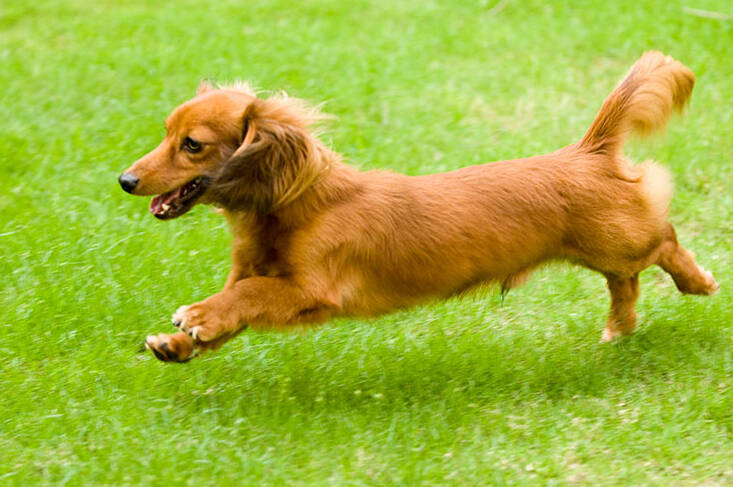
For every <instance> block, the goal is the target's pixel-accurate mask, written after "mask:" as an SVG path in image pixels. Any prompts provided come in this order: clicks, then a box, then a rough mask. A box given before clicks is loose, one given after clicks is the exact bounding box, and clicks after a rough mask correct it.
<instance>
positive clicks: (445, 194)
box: [119, 51, 718, 362]
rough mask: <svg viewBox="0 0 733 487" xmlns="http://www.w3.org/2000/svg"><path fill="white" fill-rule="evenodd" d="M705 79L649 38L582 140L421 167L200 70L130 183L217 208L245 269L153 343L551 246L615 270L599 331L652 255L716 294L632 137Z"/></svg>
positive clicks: (523, 261) (271, 323) (441, 290)
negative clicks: (366, 166)
mask: <svg viewBox="0 0 733 487" xmlns="http://www.w3.org/2000/svg"><path fill="white" fill-rule="evenodd" d="M694 81H695V78H694V76H693V74H692V72H691V71H690V70H689V69H688V68H687V67H685V66H684V65H682V64H681V63H679V62H678V61H675V60H674V59H672V58H671V57H668V56H664V55H663V54H662V53H659V52H653V51H652V52H647V53H645V54H644V55H643V56H642V57H641V58H640V59H639V60H638V61H637V62H636V64H634V66H633V67H632V68H631V71H630V72H629V73H628V75H627V76H626V77H625V78H624V79H623V81H622V82H621V83H620V84H619V85H618V87H617V88H616V89H615V90H614V91H613V92H612V93H611V94H610V96H609V97H608V98H607V99H606V101H605V102H604V103H603V106H602V107H601V110H600V112H599V113H598V115H597V116H596V118H595V120H594V121H593V123H592V124H591V126H590V129H588V132H587V133H586V134H585V135H584V136H583V138H582V139H581V140H580V141H579V142H577V143H574V144H571V145H568V146H567V147H564V148H562V149H560V150H558V151H555V152H553V153H551V154H546V155H540V156H535V157H530V158H527V159H517V160H511V161H502V162H495V163H491V164H484V165H478V166H471V167H465V168H463V169H459V170H456V171H452V172H448V173H441V174H431V175H427V176H417V177H411V176H405V175H402V174H396V173H393V172H389V171H368V172H359V171H357V170H355V169H353V168H351V167H349V166H348V165H346V164H344V163H343V162H342V160H341V157H340V156H339V155H338V154H336V153H335V152H333V151H332V150H331V149H330V148H329V147H327V146H326V145H324V144H323V143H322V142H321V141H320V140H319V139H318V138H317V137H316V135H314V132H313V131H312V128H313V124H314V122H316V121H317V120H318V118H319V114H318V112H317V111H316V110H314V109H311V108H309V107H308V106H307V105H306V104H304V103H303V102H302V101H299V100H297V99H292V98H288V97H286V96H284V95H275V96H272V97H269V98H266V99H261V98H257V97H256V96H255V94H254V92H253V91H252V90H251V89H250V88H249V87H248V86H247V85H245V84H236V85H233V86H225V87H222V88H220V89H216V88H214V87H213V86H211V85H209V84H208V83H203V84H202V85H201V86H200V87H199V89H198V92H197V94H196V96H195V97H194V98H193V99H192V100H190V101H188V102H186V103H184V104H183V105H181V106H180V107H178V108H176V110H175V111H173V113H172V114H171V115H170V116H169V117H168V119H167V120H166V130H167V135H166V137H165V138H164V139H163V141H162V142H161V143H160V145H159V146H158V147H157V148H155V149H154V150H153V151H152V152H150V153H149V154H147V155H146V156H144V157H143V158H142V159H140V160H138V161H137V162H135V163H134V164H133V165H132V167H130V168H129V169H128V170H127V171H125V172H124V174H122V176H120V178H119V182H120V184H121V185H122V188H123V189H124V190H125V191H127V192H129V193H132V194H135V195H158V196H155V197H154V198H153V200H152V202H151V203H150V212H151V213H152V214H153V215H154V216H155V217H157V218H159V219H161V220H168V219H171V218H176V217H178V216H180V215H182V214H184V213H186V212H187V211H189V210H190V209H191V208H192V207H193V206H194V205H196V204H199V203H207V204H213V205H216V206H218V207H219V208H221V211H222V213H223V214H224V215H225V216H226V218H227V220H228V221H229V223H230V225H231V229H232V232H233V235H234V244H233V251H232V269H231V272H230V274H229V277H228V279H227V281H226V284H225V285H224V289H223V290H222V291H221V292H219V293H217V294H215V295H213V296H211V297H209V298H208V299H205V300H204V301H201V302H199V303H196V304H192V305H190V306H182V307H181V308H179V309H178V311H176V313H175V314H174V315H173V323H174V325H175V326H177V327H178V328H179V329H180V331H179V332H177V333H174V334H171V335H168V334H159V335H157V336H149V337H148V338H147V340H146V342H147V346H148V348H150V350H151V351H152V352H153V353H154V354H155V356H156V357H158V358H159V359H160V360H165V361H176V362H183V361H187V360H189V359H190V358H192V357H194V356H195V355H197V354H198V353H199V352H201V351H204V350H215V349H217V348H219V347H220V346H221V345H222V344H223V343H224V342H226V341H227V340H229V339H230V338H232V337H234V336H235V335H237V334H238V333H239V332H240V331H242V330H243V329H245V328H246V327H247V326H251V327H253V328H255V329H263V328H267V327H287V326H289V325H294V324H298V323H319V322H323V321H326V320H328V319H330V318H332V317H334V316H343V315H351V316H374V315H378V314H381V313H387V312H390V311H392V310H395V309H397V308H404V307H408V306H413V305H415V304H418V303H423V302H425V301H427V300H430V299H435V298H440V297H445V296H450V295H454V294H456V293H460V292H462V291H465V290H468V289H470V288H472V287H474V286H477V285H479V284H482V283H497V284H498V285H500V286H502V288H503V289H504V290H507V289H511V288H514V287H517V286H519V285H521V284H522V283H523V282H524V281H525V280H526V279H527V277H528V276H529V274H530V273H531V272H532V270H533V269H535V268H537V267H538V266H539V265H540V264H542V263H543V262H546V261H549V260H560V259H562V260H567V261H571V262H575V263H577V264H580V265H583V266H585V267H588V268H590V269H593V270H596V271H598V272H600V273H601V274H603V275H604V276H605V277H606V280H607V281H608V289H609V291H610V293H611V311H610V315H609V317H608V320H607V322H606V326H605V329H604V330H603V334H602V340H603V341H609V340H612V339H614V338H615V337H617V336H620V335H626V334H629V333H631V332H632V331H633V330H634V328H635V326H636V313H635V311H634V306H635V302H636V299H637V297H638V295H639V281H638V276H639V272H641V271H643V270H644V269H646V268H647V267H649V266H651V265H653V264H657V265H659V266H660V267H661V268H662V269H664V270H665V271H666V272H668V273H669V274H670V275H671V276H672V279H674V282H675V284H676V285H677V288H678V289H679V290H680V291H681V292H683V293H689V294H713V293H714V292H715V291H716V290H717V289H718V285H717V284H716V282H715V280H714V279H713V276H712V274H711V273H709V272H706V271H705V270H704V269H702V268H700V267H699V266H698V265H697V264H696V263H695V260H694V259H693V255H692V254H691V253H690V252H688V251H687V250H685V249H684V248H682V246H681V245H680V244H679V243H678V242H677V238H676V235H675V231H674V228H673V227H672V225H671V224H670V223H669V222H668V221H667V211H668V208H669V204H670V199H671V197H672V184H671V182H670V176H669V174H668V173H667V171H666V170H665V169H663V168H662V167H660V166H659V165H657V164H655V163H653V162H645V163H643V164H640V165H633V164H631V162H630V161H629V160H627V159H626V158H625V157H624V156H623V154H622V148H623V145H624V140H625V139H626V136H627V135H629V134H630V133H632V132H637V133H641V134H645V133H648V132H651V131H653V130H657V129H661V128H663V127H664V126H665V124H666V121H667V119H668V118H669V116H670V114H671V113H672V112H673V111H674V110H681V109H682V108H683V106H684V105H685V104H686V102H687V101H688V99H689V97H690V94H691V92H692V87H693V84H694Z"/></svg>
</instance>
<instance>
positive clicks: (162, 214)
mask: <svg viewBox="0 0 733 487" xmlns="http://www.w3.org/2000/svg"><path fill="white" fill-rule="evenodd" d="M204 191H206V180H205V179H204V178H202V177H198V178H196V179H192V180H191V181H189V182H187V183H186V184H184V185H183V186H181V187H179V188H177V189H174V190H173V191H169V192H167V193H164V194H161V195H159V196H156V197H155V198H153V200H152V201H151V202H150V213H152V214H153V216H154V217H155V218H159V219H161V220H170V219H171V218H176V217H179V216H181V215H183V214H184V213H186V212H187V211H188V210H190V209H191V208H193V205H194V203H196V199H197V198H198V197H199V196H201V195H202V194H203V193H204Z"/></svg>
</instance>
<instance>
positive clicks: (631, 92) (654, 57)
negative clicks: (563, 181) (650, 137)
mask: <svg viewBox="0 0 733 487" xmlns="http://www.w3.org/2000/svg"><path fill="white" fill-rule="evenodd" d="M694 85H695V75H694V74H692V71H690V69H689V68H688V67H686V66H685V65H683V64H682V63H680V62H679V61H675V60H674V59H672V58H671V57H670V56H665V55H664V54H662V53H661V52H659V51H649V52H646V53H644V54H643V55H642V56H641V58H639V60H638V61H636V63H635V64H634V65H633V66H632V68H631V71H629V73H628V74H627V75H626V77H625V78H624V80H623V81H621V83H620V84H619V85H618V86H617V87H616V89H615V90H613V92H611V94H610V95H609V96H608V98H606V101H604V102H603V106H602V107H601V111H600V112H598V115H596V118H595V120H593V123H592V124H591V126H590V128H589V129H588V132H586V134H585V136H583V139H582V140H581V141H580V146H581V147H583V148H584V149H586V150H590V151H592V152H603V153H606V154H613V155H615V154H618V153H619V152H621V149H622V147H623V144H624V140H625V139H626V136H627V135H628V134H629V133H631V132H636V133H639V134H642V135H646V134H649V133H651V132H653V131H655V130H659V129H662V128H664V126H665V125H666V123H667V119H668V118H669V116H670V115H671V113H672V111H673V110H676V111H681V110H682V108H684V106H685V104H686V103H687V101H688V100H689V99H690V95H691V94H692V87H693V86H694Z"/></svg>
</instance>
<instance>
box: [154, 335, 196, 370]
mask: <svg viewBox="0 0 733 487" xmlns="http://www.w3.org/2000/svg"><path fill="white" fill-rule="evenodd" d="M145 348H147V349H148V350H150V351H151V352H153V355H155V357H156V358H157V359H158V360H161V361H163V362H181V363H182V362H188V361H189V360H191V359H192V358H193V357H195V356H196V355H198V352H199V350H198V347H197V346H196V345H195V344H194V343H193V341H192V340H191V337H189V336H188V335H186V334H185V333H176V334H173V335H166V334H165V333H161V334H159V335H149V336H148V337H147V338H146V339H145Z"/></svg>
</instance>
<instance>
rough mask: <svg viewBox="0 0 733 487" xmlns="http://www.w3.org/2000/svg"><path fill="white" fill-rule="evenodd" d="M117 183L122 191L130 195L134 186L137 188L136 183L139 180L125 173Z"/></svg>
mask: <svg viewBox="0 0 733 487" xmlns="http://www.w3.org/2000/svg"><path fill="white" fill-rule="evenodd" d="M118 181H119V182H120V186H122V189H124V190H125V191H127V192H128V193H131V194H132V192H133V190H134V189H135V186H137V183H139V182H140V179H138V178H136V177H135V176H133V175H132V174H128V173H126V172H125V173H122V175H121V176H120V179H118Z"/></svg>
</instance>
